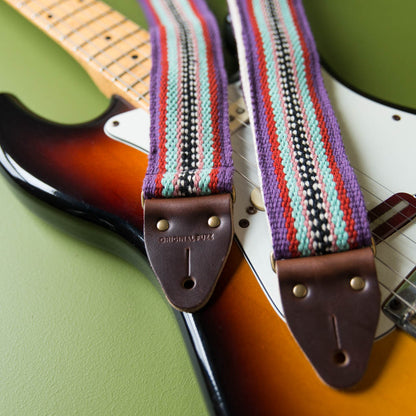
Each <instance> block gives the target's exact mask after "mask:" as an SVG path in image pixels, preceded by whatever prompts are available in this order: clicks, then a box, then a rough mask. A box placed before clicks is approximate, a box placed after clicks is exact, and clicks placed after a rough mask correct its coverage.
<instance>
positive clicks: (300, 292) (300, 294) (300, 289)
mask: <svg viewBox="0 0 416 416" xmlns="http://www.w3.org/2000/svg"><path fill="white" fill-rule="evenodd" d="M292 293H293V295H294V296H295V297H297V298H304V297H305V296H306V294H307V293H308V289H306V286H305V285H303V284H302V283H298V284H297V285H295V286H293V289H292Z"/></svg>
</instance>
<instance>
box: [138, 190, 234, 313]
mask: <svg viewBox="0 0 416 416" xmlns="http://www.w3.org/2000/svg"><path fill="white" fill-rule="evenodd" d="M231 213H232V200H231V195H229V194H221V195H210V196H203V197H192V198H171V199H149V200H146V202H145V204H144V240H145V245H146V251H147V256H148V258H149V261H150V264H151V266H152V268H153V271H154V272H155V274H156V276H157V278H158V280H159V283H160V284H161V286H162V289H163V291H164V293H165V295H166V297H167V299H168V301H169V303H170V304H171V305H172V306H173V307H174V308H176V309H179V310H181V311H184V312H195V311H197V310H198V309H200V308H202V307H203V306H204V305H205V304H206V303H207V302H208V300H209V298H210V296H211V294H212V292H213V291H214V288H215V285H216V283H217V280H218V277H219V275H220V273H221V270H222V268H223V266H224V263H225V261H226V259H227V257H228V253H229V251H230V248H231V242H232V237H233V223H232V217H231Z"/></svg>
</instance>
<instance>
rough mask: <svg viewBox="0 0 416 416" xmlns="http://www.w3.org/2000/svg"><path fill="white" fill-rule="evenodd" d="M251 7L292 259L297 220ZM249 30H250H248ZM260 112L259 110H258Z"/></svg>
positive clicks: (296, 253) (258, 32)
mask: <svg viewBox="0 0 416 416" xmlns="http://www.w3.org/2000/svg"><path fill="white" fill-rule="evenodd" d="M248 3H249V7H248V8H247V9H248V14H249V16H250V21H251V26H252V30H253V33H254V37H255V39H256V51H257V58H258V67H259V73H260V87H261V91H262V97H263V102H264V110H265V116H266V119H267V130H268V137H269V143H270V150H271V153H272V157H273V166H274V171H275V175H276V178H277V184H278V187H279V190H280V196H281V199H282V205H283V206H284V216H285V221H286V230H287V235H286V238H287V241H288V242H289V251H290V253H291V255H292V257H299V256H300V253H299V249H298V247H299V242H298V240H297V238H296V232H297V230H296V228H295V220H294V218H293V215H292V207H291V205H290V202H291V200H290V196H289V191H288V186H287V181H286V178H285V174H284V172H283V163H282V158H281V157H280V150H279V146H278V141H279V140H278V139H279V137H278V135H277V131H276V125H275V122H274V115H273V106H272V103H271V100H270V95H269V86H268V81H267V68H266V60H265V57H264V54H263V42H262V38H261V35H260V31H259V30H258V26H257V22H256V19H255V15H254V9H253V5H252V2H251V1H248ZM248 30H249V29H248ZM258 110H259V109H258Z"/></svg>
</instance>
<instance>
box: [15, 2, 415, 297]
mask: <svg viewBox="0 0 416 416" xmlns="http://www.w3.org/2000/svg"><path fill="white" fill-rule="evenodd" d="M66 1H67V0H60V1H58V2H55V3H53V4H52V5H50V6H49V7H46V8H44V9H43V10H42V11H40V12H38V13H35V15H36V16H37V17H38V16H39V17H42V16H40V15H41V13H42V12H44V11H45V12H46V11H47V10H49V11H51V10H50V8H51V7H55V6H56V5H59V4H61V3H65V2H66ZM28 3H29V2H28V1H27V2H24V3H22V2H21V3H20V5H22V4H23V5H25V6H26V7H27V8H30V7H29V6H28ZM32 3H37V1H36V0H32ZM99 3H100V2H96V1H93V2H91V3H88V4H87V5H84V6H83V7H81V8H78V9H76V10H73V11H72V12H71V13H69V14H67V15H66V16H65V17H64V18H61V19H59V21H60V22H62V23H66V22H65V19H67V18H68V17H70V16H71V15H74V14H76V13H77V12H79V11H81V10H82V9H85V8H88V7H90V6H91V5H93V4H99ZM32 11H33V9H32ZM112 12H115V11H114V10H113V9H111V8H110V9H109V10H108V11H107V12H106V13H104V14H102V15H99V16H96V17H95V18H94V19H92V20H91V21H89V22H88V23H86V24H84V25H82V26H81V27H84V26H88V24H90V23H91V22H94V21H95V22H96V23H99V25H100V26H102V27H103V31H102V32H99V33H96V32H94V31H93V30H91V32H92V33H93V35H94V36H93V37H92V38H91V39H94V38H96V37H98V36H100V34H101V33H105V32H107V31H108V30H109V29H108V28H105V27H104V26H103V25H102V23H101V22H99V21H97V19H100V18H101V17H102V16H104V15H107V14H111V13H112ZM88 14H89V15H90V16H91V13H88ZM44 20H45V19H44ZM125 21H127V19H125V20H121V21H120V22H119V23H118V24H116V25H115V26H119V25H121V24H122V23H123V22H125ZM46 22H47V21H46ZM56 24H58V22H55V23H54V25H49V26H50V28H53V29H54V30H55V31H56V32H59V33H60V34H61V37H63V38H64V40H68V41H70V39H69V34H66V35H64V34H63V32H62V31H60V30H59V29H57V28H56V27H55V25H56ZM66 26H69V25H68V24H67V23H66ZM69 27H70V26H69ZM137 28H138V29H136V31H134V32H132V34H134V33H136V32H137V31H140V29H141V28H140V27H139V26H138V25H137ZM89 29H91V28H89ZM78 30H79V29H78V28H77V29H75V30H73V31H71V32H70V33H74V32H77V31H78ZM81 36H82V37H83V38H84V40H85V43H84V44H88V43H91V44H92V45H93V46H94V47H96V48H97V46H96V45H94V43H93V42H91V40H90V39H88V38H85V36H84V35H81ZM128 36H131V34H130V33H129V34H127V35H126V37H128ZM71 43H72V44H74V42H71ZM126 43H128V44H129V46H130V45H131V44H130V42H126ZM142 44H143V42H142ZM112 46H116V44H114V43H113V44H112V45H109V46H108V47H107V48H109V47H112ZM136 48H137V47H136V46H134V47H132V49H131V51H135V50H137V49H136ZM97 49H99V48H97ZM117 49H118V50H119V51H120V49H119V48H117ZM131 51H129V52H127V53H123V54H122V55H121V56H120V57H119V58H117V59H121V58H122V57H123V56H127V55H128V54H129V53H131ZM84 52H85V51H84ZM102 52H105V51H104V50H103V51H102ZM107 56H108V55H107ZM89 58H90V60H95V59H94V56H92V57H91V56H89ZM110 59H111V57H110ZM146 59H150V56H145V57H144V58H143V60H146ZM116 61H117V60H113V61H111V62H110V64H109V65H108V64H107V65H106V66H104V67H102V68H101V70H103V69H105V70H107V71H108V72H112V71H110V70H109V68H108V66H110V65H111V64H113V63H117V65H118V66H120V67H121V68H122V69H123V71H124V73H130V70H129V68H125V67H124V66H123V65H121V64H120V63H119V62H116ZM137 66H139V64H138V63H135V65H133V67H137ZM114 75H115V74H114ZM131 75H132V76H133V77H134V78H136V80H137V82H142V80H143V77H142V78H138V77H136V75H135V74H131ZM146 76H147V75H146ZM116 80H119V81H122V83H124V84H125V85H126V87H127V88H128V87H131V86H129V85H128V84H126V83H125V82H124V81H123V80H122V79H120V78H119V77H117V76H114V78H113V81H116ZM129 89H130V88H129ZM132 90H133V91H134V92H136V94H137V95H138V96H139V97H140V96H141V97H142V98H143V99H144V100H145V101H147V100H146V99H145V98H144V96H143V94H139V93H138V92H137V91H135V90H134V88H133V89H132ZM138 99H139V98H138ZM239 121H240V123H241V125H243V126H245V127H248V124H247V123H246V122H245V121H242V120H241V119H239ZM239 136H240V138H241V139H243V140H244V138H242V136H241V135H239ZM235 153H236V154H237V155H238V156H239V157H241V158H242V159H244V160H245V162H247V163H248V164H249V165H251V166H252V167H253V168H255V169H256V167H255V165H253V163H252V162H250V161H249V160H248V159H247V158H245V157H244V156H243V155H241V154H240V153H239V152H235ZM355 170H356V171H358V172H360V173H361V174H363V175H366V174H365V173H364V172H362V171H360V170H359V169H355ZM239 173H240V175H242V176H243V177H244V178H245V179H246V180H247V181H248V182H249V183H251V184H252V185H253V186H256V187H258V185H257V184H255V183H253V181H252V180H250V178H248V177H247V176H246V175H244V174H242V173H241V172H239ZM366 176H368V175H366ZM372 180H373V179H372ZM375 182H376V183H377V181H375ZM377 184H378V185H379V186H381V187H383V188H384V189H386V190H387V188H386V187H385V186H384V185H382V184H379V183H377ZM366 191H367V192H368V193H369V194H371V195H372V196H374V197H375V198H377V199H378V200H380V199H379V198H378V197H377V196H376V195H375V194H374V193H372V192H371V191H369V190H366ZM392 208H393V207H392ZM406 237H407V238H409V237H408V236H406ZM409 239H410V238H409ZM410 241H411V242H412V243H414V241H413V240H412V239H410ZM389 247H390V248H391V249H392V250H394V251H396V252H397V253H398V254H400V255H403V254H402V253H400V252H398V250H397V249H395V248H394V247H392V246H391V245H390V244H389ZM405 257H406V256H405ZM407 259H408V260H409V261H410V262H413V263H414V261H413V260H412V259H409V258H407ZM378 260H379V261H381V260H380V259H378ZM382 263H383V264H384V265H385V266H386V267H387V268H388V269H389V270H390V271H391V272H393V273H395V274H397V275H399V273H398V272H397V271H395V270H393V269H392V268H391V267H390V265H387V264H386V263H384V262H382ZM405 280H406V281H408V279H406V278H404V279H403V281H405ZM380 283H381V282H380ZM409 284H411V285H413V284H412V282H410V281H409ZM382 285H383V287H385V288H386V289H388V290H389V291H390V292H391V293H394V291H392V290H391V289H389V288H388V287H387V286H386V285H385V284H383V283H382ZM413 286H414V285H413ZM396 295H397V294H396ZM397 296H398V297H400V296H399V295H397Z"/></svg>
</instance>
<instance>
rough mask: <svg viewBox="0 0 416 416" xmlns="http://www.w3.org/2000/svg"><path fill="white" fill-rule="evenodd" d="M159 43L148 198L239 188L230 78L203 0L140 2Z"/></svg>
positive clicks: (153, 85) (153, 88)
mask: <svg viewBox="0 0 416 416" xmlns="http://www.w3.org/2000/svg"><path fill="white" fill-rule="evenodd" d="M140 3H141V4H142V5H143V7H144V9H145V11H146V15H147V17H148V20H149V25H150V34H151V42H152V63H153V64H152V71H151V90H150V115H151V127H150V155H149V164H148V170H147V173H146V177H145V180H144V185H143V193H144V197H145V198H161V197H162V198H170V197H178V196H197V195H210V194H218V193H224V192H231V190H232V175H233V167H232V165H233V164H232V158H231V142H230V131H229V125H228V101H227V78H226V73H225V70H224V63H223V57H222V52H221V39H220V37H219V31H218V27H217V23H216V20H215V18H214V16H213V15H212V13H211V12H210V11H209V9H208V7H207V6H206V4H205V2H204V1H203V0H163V1H161V0H140Z"/></svg>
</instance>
